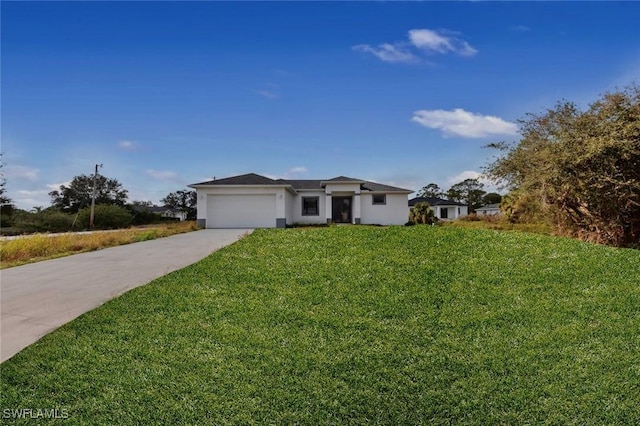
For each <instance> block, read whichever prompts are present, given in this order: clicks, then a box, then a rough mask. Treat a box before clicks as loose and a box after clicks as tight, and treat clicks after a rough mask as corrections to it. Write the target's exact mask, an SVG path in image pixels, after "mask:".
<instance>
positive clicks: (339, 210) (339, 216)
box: [331, 197, 351, 223]
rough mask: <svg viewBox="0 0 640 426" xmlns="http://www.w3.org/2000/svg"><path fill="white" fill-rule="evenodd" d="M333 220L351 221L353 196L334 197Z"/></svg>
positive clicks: (332, 201)
mask: <svg viewBox="0 0 640 426" xmlns="http://www.w3.org/2000/svg"><path fill="white" fill-rule="evenodd" d="M331 203H332V205H331V207H332V208H331V212H332V213H331V216H332V217H331V220H332V221H333V222H334V223H351V197H333V198H332V200H331Z"/></svg>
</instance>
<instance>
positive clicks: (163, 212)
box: [133, 205, 187, 221]
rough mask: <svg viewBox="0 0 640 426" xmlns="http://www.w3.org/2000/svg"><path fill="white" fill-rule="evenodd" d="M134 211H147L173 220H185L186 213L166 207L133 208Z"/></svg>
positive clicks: (138, 206)
mask: <svg viewBox="0 0 640 426" xmlns="http://www.w3.org/2000/svg"><path fill="white" fill-rule="evenodd" d="M133 208H134V209H136V210H138V211H147V212H150V213H155V214H157V215H159V216H162V217H170V218H173V219H179V220H181V221H182V220H185V219H186V218H187V213H186V212H183V211H181V210H178V209H174V208H172V207H167V206H164V207H163V206H140V205H135V206H133Z"/></svg>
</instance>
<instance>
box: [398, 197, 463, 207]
mask: <svg viewBox="0 0 640 426" xmlns="http://www.w3.org/2000/svg"><path fill="white" fill-rule="evenodd" d="M418 203H429V205H430V206H466V204H463V203H458V202H456V201H451V200H445V199H444V198H438V197H416V198H413V199H411V200H409V207H413V206H415V205H416V204H418Z"/></svg>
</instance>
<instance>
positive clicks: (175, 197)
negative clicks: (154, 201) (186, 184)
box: [160, 190, 198, 219]
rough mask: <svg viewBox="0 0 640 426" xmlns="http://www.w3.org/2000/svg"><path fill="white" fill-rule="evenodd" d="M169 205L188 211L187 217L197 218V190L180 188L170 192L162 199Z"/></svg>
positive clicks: (162, 201)
mask: <svg viewBox="0 0 640 426" xmlns="http://www.w3.org/2000/svg"><path fill="white" fill-rule="evenodd" d="M160 202H161V203H163V204H164V205H165V206H167V207H171V208H174V209H178V210H180V211H183V212H185V213H187V219H195V218H196V206H197V202H198V198H197V196H196V191H193V190H179V191H176V192H171V193H169V194H168V195H167V196H166V197H164V198H163V199H161V200H160Z"/></svg>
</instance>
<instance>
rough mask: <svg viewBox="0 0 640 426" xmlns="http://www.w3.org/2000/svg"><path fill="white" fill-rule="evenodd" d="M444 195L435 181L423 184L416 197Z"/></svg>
mask: <svg viewBox="0 0 640 426" xmlns="http://www.w3.org/2000/svg"><path fill="white" fill-rule="evenodd" d="M443 195H444V191H443V190H442V189H440V187H439V186H438V185H437V184H435V183H430V184H428V185H425V186H423V187H422V189H420V191H418V197H425V198H439V197H442V196H443Z"/></svg>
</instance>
